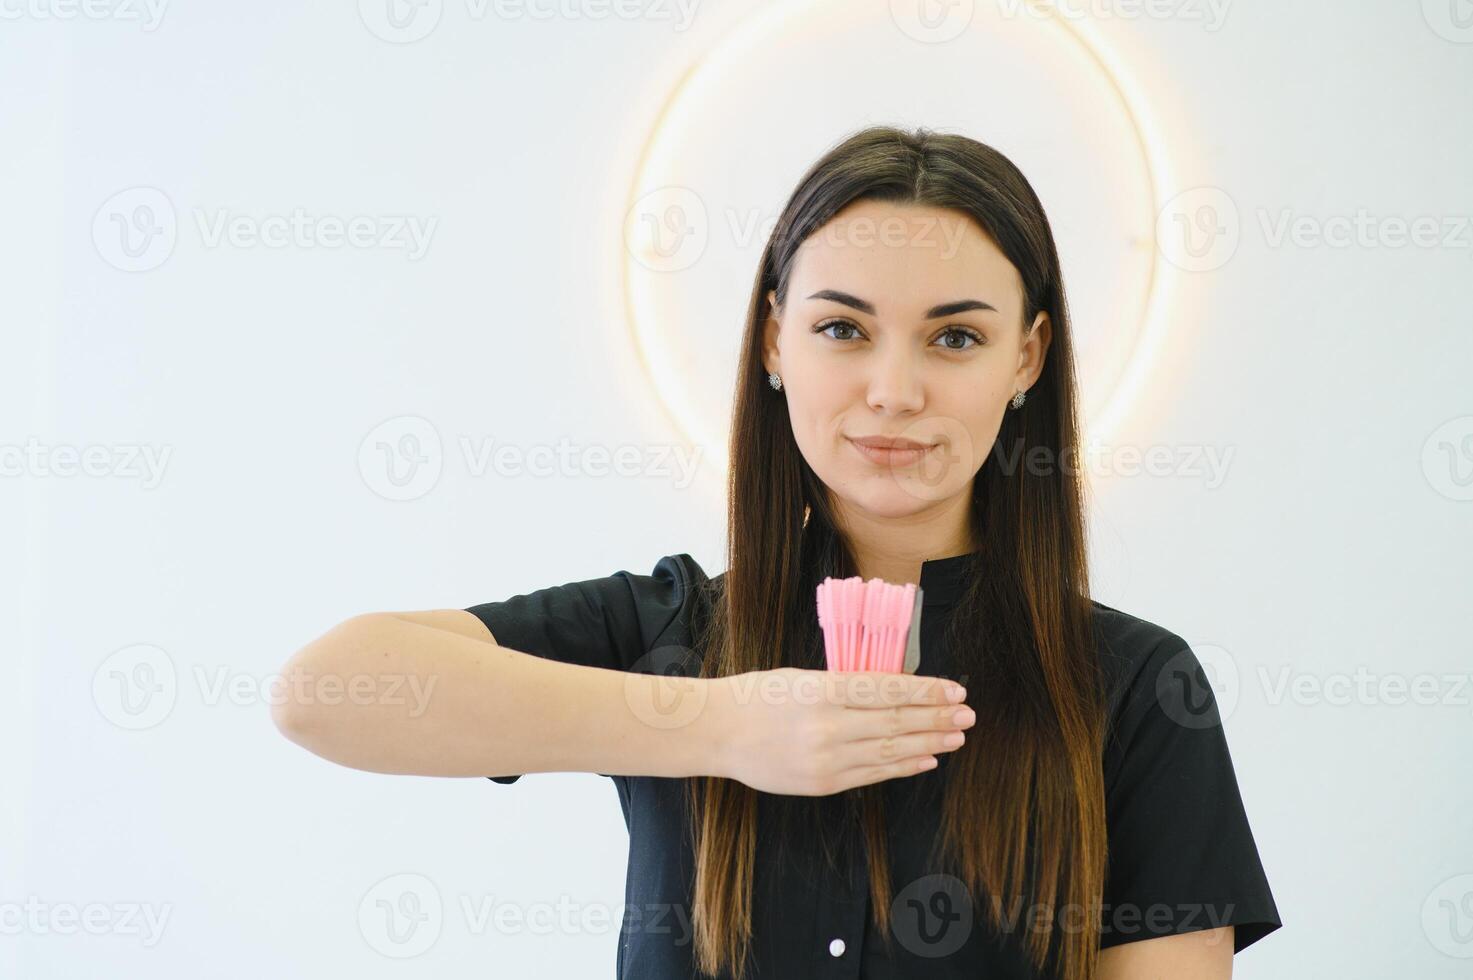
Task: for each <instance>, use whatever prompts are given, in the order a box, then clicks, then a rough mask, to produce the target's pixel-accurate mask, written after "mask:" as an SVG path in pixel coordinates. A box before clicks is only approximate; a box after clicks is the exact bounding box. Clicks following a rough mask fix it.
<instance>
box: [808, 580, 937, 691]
mask: <svg viewBox="0 0 1473 980" xmlns="http://www.w3.org/2000/svg"><path fill="white" fill-rule="evenodd" d="M921 597H922V591H921V588H920V586H918V585H915V584H913V583H909V582H907V583H905V584H904V585H897V584H895V583H893V582H886V581H884V580H883V579H879V578H872V579H870V580H869V581H868V582H866V581H864V579H862V578H860V577H859V576H857V575H855V576H851V577H850V578H844V579H838V578H833V577H832V576H830V577H828V578H825V579H824V580H823V581H822V582H820V583H819V585H818V623H819V626H820V627H821V628H822V630H823V645H824V656H825V659H826V660H827V662H828V669H829V670H876V671H889V672H892V673H899V672H901V671H904V672H905V673H910V674H913V673H915V670H916V668H917V667H918V666H919V665H920V653H921V637H920V625H921Z"/></svg>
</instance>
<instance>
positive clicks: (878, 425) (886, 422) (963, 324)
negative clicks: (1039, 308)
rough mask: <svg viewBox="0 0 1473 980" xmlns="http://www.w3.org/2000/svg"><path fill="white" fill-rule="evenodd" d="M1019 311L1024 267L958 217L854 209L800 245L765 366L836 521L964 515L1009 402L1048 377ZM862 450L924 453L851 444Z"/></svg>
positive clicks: (1039, 327) (1043, 337)
mask: <svg viewBox="0 0 1473 980" xmlns="http://www.w3.org/2000/svg"><path fill="white" fill-rule="evenodd" d="M768 300H769V303H773V302H775V301H776V297H775V295H774V294H772V293H769V295H768ZM1022 304H1023V296H1022V279H1021V277H1020V276H1019V274H1018V270H1017V269H1016V268H1014V267H1013V265H1012V263H1010V262H1009V261H1008V260H1007V258H1006V257H1005V256H1004V255H1003V253H1002V252H1001V251H1000V250H999V249H998V247H997V246H996V245H994V244H993V243H992V241H991V239H989V238H988V237H987V236H986V235H985V234H983V232H982V230H981V229H980V228H979V227H978V226H977V224H976V223H975V222H974V221H973V220H972V218H971V217H970V216H968V215H966V214H964V213H962V212H959V211H952V210H948V209H945V208H934V207H920V206H915V205H901V204H891V203H885V202H879V201H858V202H855V203H854V204H852V205H850V206H849V207H848V208H845V209H844V210H843V211H841V212H840V213H839V214H837V215H836V216H835V217H834V219H833V220H832V221H830V222H829V223H828V224H827V225H825V226H823V227H822V228H820V229H819V230H818V231H817V232H815V233H814V234H813V235H812V236H810V237H809V238H808V240H807V241H805V242H804V243H803V245H802V246H801V247H800V248H799V250H798V254H797V256H796V257H795V259H794V265H793V269H792V274H791V278H790V281H789V286H788V296H787V306H786V307H785V308H783V309H781V310H775V312H774V314H773V316H772V317H771V318H769V320H768V322H767V323H766V325H765V328H764V333H763V363H764V365H765V366H766V368H767V370H768V371H769V372H772V371H776V372H777V373H778V374H779V375H780V376H781V377H782V381H783V388H782V391H781V392H771V393H770V394H771V396H772V397H784V396H786V398H787V401H788V413H789V416H790V417H791V419H792V424H793V437H794V438H795V440H796V441H797V443H798V447H799V449H800V451H801V452H802V453H803V457H804V459H806V460H807V462H808V465H809V466H811V467H812V468H813V470H814V472H815V473H817V474H818V476H819V478H820V479H822V480H823V482H824V483H825V484H826V485H827V486H828V488H829V489H830V491H831V492H832V493H833V494H834V495H835V497H836V498H837V499H836V500H835V504H836V505H837V506H838V507H839V509H840V511H841V513H844V514H846V516H848V517H850V518H853V517H859V518H861V519H869V520H874V519H887V518H907V517H924V516H925V515H926V514H927V513H931V512H938V511H945V512H955V513H959V514H965V513H967V512H968V507H969V501H970V495H971V487H972V480H973V478H974V477H975V476H976V474H977V471H978V470H979V469H980V468H981V466H982V464H983V462H984V461H985V460H986V458H987V454H988V453H989V452H990V450H991V449H992V445H993V442H994V441H995V440H996V438H997V433H998V429H999V427H1000V426H1001V425H1002V417H1003V413H1004V412H1005V411H1008V410H1009V409H1008V402H1009V400H1010V399H1011V398H1012V397H1013V393H1014V392H1015V391H1018V390H1023V391H1027V390H1028V389H1029V388H1030V387H1031V386H1032V384H1033V382H1034V381H1035V380H1036V379H1037V377H1038V374H1039V372H1040V371H1041V369H1042V366H1043V356H1044V352H1045V350H1046V349H1047V346H1048V339H1049V324H1048V316H1047V314H1046V313H1039V314H1038V316H1037V317H1036V318H1035V320H1034V321H1033V324H1031V325H1030V326H1032V327H1033V328H1034V329H1032V330H1031V331H1030V332H1029V333H1028V334H1027V335H1026V337H1025V335H1024V331H1023V327H1024V324H1023V323H1022V316H1023V308H1022ZM1025 410H1026V409H1025ZM872 439H889V440H902V441H909V442H910V443H915V444H918V445H919V447H920V448H918V449H912V450H907V451H900V450H896V451H888V452H887V451H882V450H867V449H864V448H862V446H861V445H859V444H857V443H856V441H855V440H872Z"/></svg>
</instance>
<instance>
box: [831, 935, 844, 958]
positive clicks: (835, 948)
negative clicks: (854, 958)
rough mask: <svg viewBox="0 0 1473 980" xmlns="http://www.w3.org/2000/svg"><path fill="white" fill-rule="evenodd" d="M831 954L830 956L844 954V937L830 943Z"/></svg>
mask: <svg viewBox="0 0 1473 980" xmlns="http://www.w3.org/2000/svg"><path fill="white" fill-rule="evenodd" d="M829 955H830V956H843V955H844V940H842V939H835V940H834V941H833V942H831V943H829Z"/></svg>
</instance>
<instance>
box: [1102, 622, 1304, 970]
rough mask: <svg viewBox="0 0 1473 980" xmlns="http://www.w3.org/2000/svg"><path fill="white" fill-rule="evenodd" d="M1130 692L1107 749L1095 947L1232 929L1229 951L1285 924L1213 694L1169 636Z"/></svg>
mask: <svg viewBox="0 0 1473 980" xmlns="http://www.w3.org/2000/svg"><path fill="white" fill-rule="evenodd" d="M1127 684H1128V686H1127V688H1126V690H1125V692H1124V696H1123V697H1122V698H1121V699H1120V700H1119V701H1118V702H1117V703H1118V708H1117V709H1116V710H1115V711H1114V718H1113V719H1112V725H1111V731H1110V734H1109V735H1108V737H1107V739H1106V742H1105V753H1104V776H1105V811H1106V822H1107V828H1108V871H1107V874H1106V880H1105V892H1104V899H1103V901H1104V906H1103V909H1102V916H1101V923H1102V934H1101V939H1100V946H1101V948H1108V947H1110V946H1116V945H1120V944H1122V943H1127V942H1132V941H1134V940H1139V939H1153V938H1156V937H1158V936H1163V935H1171V934H1175V933H1186V932H1193V931H1195V930H1199V929H1215V928H1219V927H1221V926H1227V925H1231V926H1233V927H1234V929H1233V933H1234V938H1233V952H1234V953H1237V952H1239V951H1241V950H1243V949H1244V948H1246V947H1248V946H1250V945H1252V944H1253V943H1255V942H1257V941H1258V940H1259V939H1262V938H1263V937H1264V936H1266V935H1268V934H1269V933H1270V932H1273V931H1274V930H1275V929H1278V928H1279V927H1280V926H1281V925H1282V924H1283V923H1282V922H1281V920H1280V919H1279V912H1278V908H1277V907H1276V906H1275V904H1274V899H1273V895H1272V893H1271V892H1270V890H1269V885H1268V878H1267V876H1266V875H1265V873H1264V869H1263V864H1262V862H1261V861H1260V860H1259V855H1258V847H1257V845H1256V843H1255V842H1254V840H1253V833H1252V831H1251V829H1250V828H1249V825H1248V816H1247V813H1246V812H1245V810H1244V808H1243V800H1242V796H1241V794H1240V792H1239V789H1238V781H1237V776H1236V774H1235V772H1234V770H1233V762H1232V757H1231V756H1230V754H1229V752H1228V744H1227V737H1226V734H1225V733H1224V731H1223V726H1222V720H1221V718H1220V716H1219V712H1218V705H1217V700H1216V697H1215V695H1214V693H1213V690H1212V687H1211V686H1210V684H1209V683H1208V681H1207V677H1206V675H1205V673H1204V672H1203V669H1202V664H1201V662H1200V661H1199V660H1198V658H1197V656H1196V654H1195V653H1194V652H1193V651H1192V650H1191V648H1190V647H1189V646H1188V645H1187V643H1186V642H1185V641H1184V640H1182V639H1181V638H1180V637H1178V636H1176V635H1175V634H1172V633H1169V632H1168V633H1167V637H1166V639H1165V640H1163V641H1161V642H1159V643H1157V644H1156V645H1155V647H1154V648H1153V649H1152V650H1151V652H1150V654H1149V655H1148V656H1146V657H1145V659H1144V661H1143V663H1141V666H1140V668H1139V669H1138V670H1135V671H1134V672H1133V675H1132V676H1131V677H1130V678H1129V680H1128V682H1127Z"/></svg>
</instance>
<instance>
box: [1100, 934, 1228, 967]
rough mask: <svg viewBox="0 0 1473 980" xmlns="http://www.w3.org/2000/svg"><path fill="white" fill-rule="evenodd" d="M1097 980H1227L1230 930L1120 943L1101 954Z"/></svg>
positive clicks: (1102, 951)
mask: <svg viewBox="0 0 1473 980" xmlns="http://www.w3.org/2000/svg"><path fill="white" fill-rule="evenodd" d="M1099 975H1100V980H1229V978H1230V977H1231V976H1232V975H1233V927H1232V926H1222V927H1221V928H1218V929H1200V930H1197V931H1196V932H1184V933H1178V934H1176V935H1174V936H1158V937H1157V938H1155V939H1140V940H1137V941H1135V942H1129V943H1122V944H1120V945H1119V946H1111V947H1110V948H1109V949H1105V950H1101V951H1100V969H1099Z"/></svg>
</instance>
